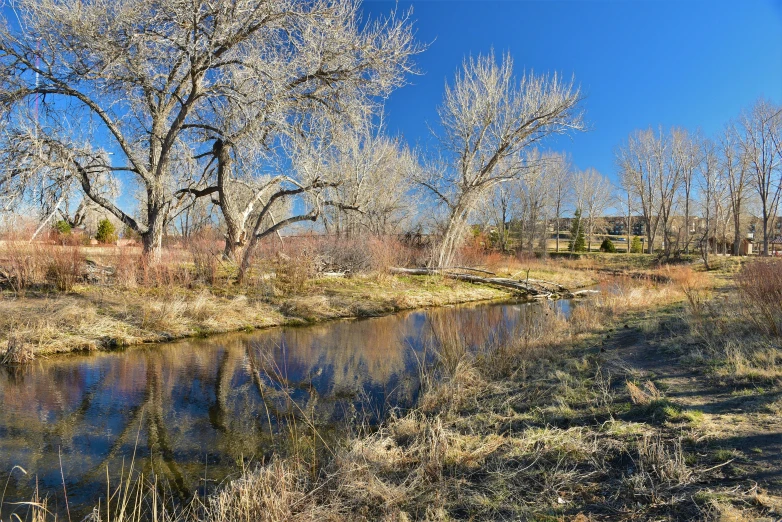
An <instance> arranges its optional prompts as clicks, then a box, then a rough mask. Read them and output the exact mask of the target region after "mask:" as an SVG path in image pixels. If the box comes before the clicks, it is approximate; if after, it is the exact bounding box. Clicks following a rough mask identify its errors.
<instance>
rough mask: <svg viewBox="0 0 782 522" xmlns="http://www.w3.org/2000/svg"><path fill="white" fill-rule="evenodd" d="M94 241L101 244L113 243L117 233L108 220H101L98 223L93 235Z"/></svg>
mask: <svg viewBox="0 0 782 522" xmlns="http://www.w3.org/2000/svg"><path fill="white" fill-rule="evenodd" d="M95 239H97V240H98V241H100V242H101V243H113V242H115V241H116V240H117V231H116V229H115V228H114V224H113V223H112V222H111V221H109V220H108V219H105V218H104V219H101V220H100V222H99V223H98V233H97V234H95Z"/></svg>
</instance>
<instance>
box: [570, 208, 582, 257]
mask: <svg viewBox="0 0 782 522" xmlns="http://www.w3.org/2000/svg"><path fill="white" fill-rule="evenodd" d="M568 250H570V251H571V252H585V251H586V237H585V236H584V223H583V222H582V221H581V209H576V213H575V214H574V215H573V224H572V225H571V226H570V243H569V244H568Z"/></svg>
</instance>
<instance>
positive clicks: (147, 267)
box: [138, 250, 193, 288]
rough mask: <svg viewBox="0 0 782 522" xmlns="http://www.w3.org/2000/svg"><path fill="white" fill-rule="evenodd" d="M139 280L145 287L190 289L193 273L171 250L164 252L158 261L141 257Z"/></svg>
mask: <svg viewBox="0 0 782 522" xmlns="http://www.w3.org/2000/svg"><path fill="white" fill-rule="evenodd" d="M138 267H139V268H138V276H139V277H138V280H139V283H140V284H142V285H143V286H150V287H164V288H173V287H176V286H183V287H190V286H191V285H192V283H193V274H192V272H191V271H190V270H189V269H188V268H187V267H186V266H184V265H183V263H182V262H181V261H180V259H178V258H177V256H176V254H175V253H174V252H172V251H171V250H164V251H163V252H162V253H161V255H160V258H159V259H157V260H153V259H150V258H149V257H147V256H141V257H140V258H139V263H138Z"/></svg>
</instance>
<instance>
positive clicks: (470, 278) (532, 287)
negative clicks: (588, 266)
mask: <svg viewBox="0 0 782 522" xmlns="http://www.w3.org/2000/svg"><path fill="white" fill-rule="evenodd" d="M451 270H452V269H444V270H442V269H431V268H397V267H392V268H391V269H390V271H391V273H392V274H407V275H433V274H440V275H442V276H443V277H448V278H451V279H458V280H459V281H467V282H470V283H479V284H485V285H493V286H499V287H502V288H509V289H511V290H514V291H516V292H518V293H520V294H524V295H528V296H530V297H533V298H535V299H555V298H559V297H573V296H574V294H573V292H571V291H570V290H568V289H567V288H565V287H564V286H562V285H559V284H557V283H552V282H551V281H542V280H540V279H528V278H527V279H511V278H507V277H481V276H476V275H472V274H464V273H460V272H453V271H451ZM462 270H464V269H462ZM470 270H472V269H470ZM481 272H485V273H488V274H491V272H486V271H485V270H481Z"/></svg>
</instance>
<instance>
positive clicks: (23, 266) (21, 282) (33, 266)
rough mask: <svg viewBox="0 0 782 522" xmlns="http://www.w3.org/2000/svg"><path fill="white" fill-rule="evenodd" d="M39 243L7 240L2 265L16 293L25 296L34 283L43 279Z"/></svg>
mask: <svg viewBox="0 0 782 522" xmlns="http://www.w3.org/2000/svg"><path fill="white" fill-rule="evenodd" d="M37 249H38V245H37V244H35V243H33V244H30V243H27V242H25V241H17V240H9V241H6V242H5V244H4V245H3V249H2V258H0V266H2V269H3V272H5V277H6V279H7V280H8V284H9V285H10V286H11V289H12V290H13V291H14V293H15V294H17V295H19V296H24V294H25V292H26V291H27V290H28V289H29V288H30V287H32V286H33V285H34V284H36V283H38V282H40V281H41V280H42V272H43V267H42V265H41V258H40V255H39V253H38V252H37Z"/></svg>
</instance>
